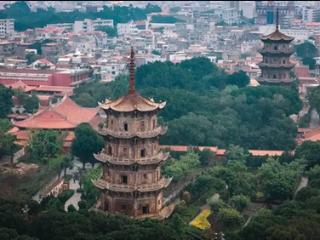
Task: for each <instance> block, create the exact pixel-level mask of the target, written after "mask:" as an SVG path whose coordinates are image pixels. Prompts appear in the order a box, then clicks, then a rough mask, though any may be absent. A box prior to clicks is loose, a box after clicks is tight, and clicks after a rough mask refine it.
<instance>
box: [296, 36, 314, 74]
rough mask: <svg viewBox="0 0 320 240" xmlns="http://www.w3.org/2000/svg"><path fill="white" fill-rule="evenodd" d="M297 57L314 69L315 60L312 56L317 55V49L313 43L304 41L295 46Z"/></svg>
mask: <svg viewBox="0 0 320 240" xmlns="http://www.w3.org/2000/svg"><path fill="white" fill-rule="evenodd" d="M295 49H296V53H297V55H298V57H300V58H301V59H302V62H303V64H305V65H307V66H309V68H310V69H315V65H316V61H315V60H314V59H313V58H314V57H317V56H319V51H318V49H317V48H316V46H315V45H313V43H311V42H310V41H305V42H304V43H301V44H298V45H296V46H295Z"/></svg>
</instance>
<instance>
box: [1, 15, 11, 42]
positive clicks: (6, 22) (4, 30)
mask: <svg viewBox="0 0 320 240" xmlns="http://www.w3.org/2000/svg"><path fill="white" fill-rule="evenodd" d="M13 34H14V19H0V38H6V37H10V36H12V35H13Z"/></svg>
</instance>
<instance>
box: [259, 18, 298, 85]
mask: <svg viewBox="0 0 320 240" xmlns="http://www.w3.org/2000/svg"><path fill="white" fill-rule="evenodd" d="M278 19H279V16H278V13H277V24H276V30H275V31H274V32H272V33H271V34H269V35H267V36H263V37H262V38H261V40H262V42H263V43H264V46H263V48H262V49H261V50H260V51H259V52H260V53H261V55H262V57H263V60H262V62H260V63H259V67H260V69H261V76H260V77H259V78H258V79H257V80H258V81H259V83H260V84H282V85H289V84H291V83H292V82H293V81H294V78H293V75H292V69H293V67H294V64H293V63H291V62H290V56H291V55H292V54H293V52H294V51H293V48H292V46H290V43H291V41H292V40H293V38H292V37H289V36H287V35H285V34H283V33H282V32H280V31H279V25H278V21H279V20H278Z"/></svg>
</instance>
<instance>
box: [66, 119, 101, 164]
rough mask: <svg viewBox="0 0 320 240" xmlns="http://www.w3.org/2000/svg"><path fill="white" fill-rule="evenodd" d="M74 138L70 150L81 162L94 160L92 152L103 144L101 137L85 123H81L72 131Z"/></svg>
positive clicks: (98, 149)
mask: <svg viewBox="0 0 320 240" xmlns="http://www.w3.org/2000/svg"><path fill="white" fill-rule="evenodd" d="M74 133H75V139H74V141H73V142H72V145H71V151H72V154H73V155H74V156H77V157H78V158H79V159H80V161H81V162H82V163H83V168H84V166H85V163H86V162H94V157H93V154H94V153H98V152H99V151H100V150H101V149H102V147H103V144H104V141H103V138H102V137H101V136H99V135H98V134H97V132H96V131H94V130H93V129H92V127H91V126H90V125H89V124H87V123H81V124H80V125H79V126H78V127H77V128H76V129H75V131H74Z"/></svg>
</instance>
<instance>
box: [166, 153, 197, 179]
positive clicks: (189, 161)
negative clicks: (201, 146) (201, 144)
mask: <svg viewBox="0 0 320 240" xmlns="http://www.w3.org/2000/svg"><path fill="white" fill-rule="evenodd" d="M199 165H200V162H199V155H198V154H197V153H195V152H191V151H189V152H187V153H186V154H184V155H182V156H180V158H179V159H178V160H174V161H172V164H170V165H166V166H165V168H164V173H165V174H166V175H168V176H171V177H173V178H174V179H175V180H179V179H181V178H182V177H183V176H184V175H185V174H186V173H187V172H188V171H192V170H193V169H195V168H196V167H198V166H199Z"/></svg>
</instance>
